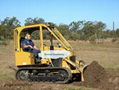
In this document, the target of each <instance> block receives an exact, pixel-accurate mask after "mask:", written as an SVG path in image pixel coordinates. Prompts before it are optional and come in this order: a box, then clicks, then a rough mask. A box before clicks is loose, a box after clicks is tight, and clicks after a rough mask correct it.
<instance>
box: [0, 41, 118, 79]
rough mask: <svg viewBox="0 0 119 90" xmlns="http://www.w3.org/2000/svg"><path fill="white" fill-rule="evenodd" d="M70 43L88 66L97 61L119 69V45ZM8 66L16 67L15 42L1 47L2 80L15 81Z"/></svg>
mask: <svg viewBox="0 0 119 90" xmlns="http://www.w3.org/2000/svg"><path fill="white" fill-rule="evenodd" d="M69 42H70V43H71V45H72V46H73V47H74V50H75V53H76V56H77V59H82V60H84V61H85V62H86V64H88V63H90V62H92V61H94V60H95V61H98V62H99V63H100V64H101V65H102V66H104V67H105V68H116V69H119V44H117V43H110V42H106V43H103V44H96V45H93V44H90V43H88V42H82V41H69ZM37 43H38V42H37ZM8 66H15V58H14V49H13V41H11V42H10V43H9V45H8V46H0V79H14V75H13V74H14V71H13V70H11V69H9V67H8Z"/></svg>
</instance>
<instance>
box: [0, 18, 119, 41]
mask: <svg viewBox="0 0 119 90" xmlns="http://www.w3.org/2000/svg"><path fill="white" fill-rule="evenodd" d="M48 23H50V24H52V25H54V26H56V27H57V28H58V30H59V31H60V32H61V33H62V34H63V36H64V37H65V38H66V39H68V40H89V41H95V40H97V39H106V38H113V39H116V38H119V29H116V30H107V29H106V24H105V23H104V22H101V21H80V20H79V21H72V22H71V23H70V24H60V25H57V24H55V23H54V22H46V21H45V20H44V19H43V18H38V17H36V18H31V17H29V18H26V19H25V22H24V25H25V26H27V25H33V24H48ZM18 26H21V23H20V21H19V20H18V19H17V18H16V17H6V18H5V19H4V20H0V40H6V39H13V29H15V28H16V27H18ZM34 35H35V34H34Z"/></svg>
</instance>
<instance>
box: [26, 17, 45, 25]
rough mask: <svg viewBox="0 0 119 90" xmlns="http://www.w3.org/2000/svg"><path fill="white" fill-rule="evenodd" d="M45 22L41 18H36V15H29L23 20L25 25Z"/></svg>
mask: <svg viewBox="0 0 119 90" xmlns="http://www.w3.org/2000/svg"><path fill="white" fill-rule="evenodd" d="M45 23H46V22H45V20H44V19H43V18H38V17H36V18H31V17H29V18H27V19H26V20H25V26H27V25H33V24H45Z"/></svg>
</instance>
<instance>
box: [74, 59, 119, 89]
mask: <svg viewBox="0 0 119 90" xmlns="http://www.w3.org/2000/svg"><path fill="white" fill-rule="evenodd" d="M84 77H85V81H84V82H74V85H78V86H85V87H90V88H98V89H101V90H119V70H113V69H104V68H103V67H102V66H101V65H99V64H98V63H97V62H96V61H93V62H92V63H91V64H90V65H89V66H87V68H86V69H85V70H84Z"/></svg>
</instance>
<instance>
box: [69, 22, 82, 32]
mask: <svg viewBox="0 0 119 90" xmlns="http://www.w3.org/2000/svg"><path fill="white" fill-rule="evenodd" d="M83 23H84V21H77V22H75V21H73V22H71V23H70V24H69V29H70V30H71V31H74V32H77V31H78V30H80V29H81V27H82V26H83Z"/></svg>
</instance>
